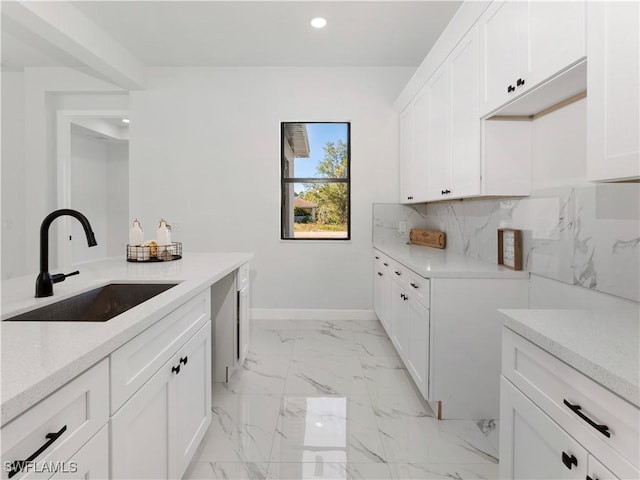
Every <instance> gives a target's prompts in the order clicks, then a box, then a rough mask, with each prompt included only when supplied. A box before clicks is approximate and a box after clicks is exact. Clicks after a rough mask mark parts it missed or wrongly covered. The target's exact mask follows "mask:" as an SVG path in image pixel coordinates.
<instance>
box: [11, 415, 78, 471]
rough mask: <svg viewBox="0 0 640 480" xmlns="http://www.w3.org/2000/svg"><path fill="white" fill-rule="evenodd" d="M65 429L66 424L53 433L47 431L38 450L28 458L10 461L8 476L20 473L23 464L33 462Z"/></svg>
mask: <svg viewBox="0 0 640 480" xmlns="http://www.w3.org/2000/svg"><path fill="white" fill-rule="evenodd" d="M66 431H67V426H66V425H65V426H64V427H62V428H61V429H60V430H58V431H57V432H55V433H47V434H46V435H45V437H44V438H46V439H47V442H46V443H45V444H44V445H42V446H41V447H40V448H39V449H38V450H36V451H35V452H33V454H31V455H30V456H29V458H27V459H26V460H15V461H13V462H11V469H10V470H9V478H11V477H13V476H14V475H15V474H16V473H20V472H21V471H22V470H23V469H24V466H25V465H26V464H27V463H29V462H33V461H34V460H35V459H36V458H38V456H39V455H40V454H41V453H42V452H44V451H45V450H46V449H47V448H49V447H50V446H51V444H52V443H53V442H55V441H56V440H57V439H58V438H60V436H61V435H62V434H63V433H64V432H66Z"/></svg>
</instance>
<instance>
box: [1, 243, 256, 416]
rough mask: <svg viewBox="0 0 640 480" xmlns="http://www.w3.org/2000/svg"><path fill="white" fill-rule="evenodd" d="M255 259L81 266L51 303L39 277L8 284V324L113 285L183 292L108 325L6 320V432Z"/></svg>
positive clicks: (194, 256)
mask: <svg viewBox="0 0 640 480" xmlns="http://www.w3.org/2000/svg"><path fill="white" fill-rule="evenodd" d="M252 257H253V254H252V253H246V252H229V253H186V254H185V255H184V258H182V259H180V260H176V261H171V262H157V263H135V262H126V261H125V259H124V258H114V259H108V260H102V261H97V262H92V263H87V264H82V265H80V266H79V267H78V269H79V270H80V275H77V276H73V277H69V278H68V279H67V280H66V281H65V282H63V283H58V284H55V285H54V295H53V296H52V297H47V298H34V296H33V295H34V284H35V278H36V275H35V274H33V275H29V276H25V277H19V278H15V279H10V280H5V281H3V283H2V319H3V320H5V319H6V318H8V317H12V316H14V315H17V314H20V313H23V312H27V311H29V310H33V309H35V308H39V307H42V306H45V305H48V304H51V303H55V302H57V301H60V300H63V299H65V298H68V297H71V296H74V295H77V294H79V293H82V292H86V291H88V290H92V289H94V288H96V287H100V286H102V285H105V284H108V283H168V282H177V283H178V285H176V286H175V287H173V288H170V289H169V290H167V291H165V292H163V293H162V294H160V295H158V296H156V297H153V298H151V299H149V300H147V301H146V302H143V303H141V304H140V305H138V306H136V307H134V308H132V309H130V310H128V311H126V312H124V313H122V314H120V315H118V316H116V317H114V318H112V319H111V320H109V321H106V322H30V321H28V322H24V321H22V322H11V321H3V322H2V323H1V325H0V328H1V331H0V333H1V335H2V354H1V359H2V363H1V366H0V374H1V375H2V417H1V421H2V425H5V424H6V423H7V422H9V421H11V420H12V419H14V418H15V417H17V416H18V415H19V414H20V413H22V412H24V411H25V410H27V409H28V408H30V407H32V406H33V405H35V404H36V403H37V402H39V401H40V400H42V399H43V398H45V397H46V396H47V395H49V394H51V393H52V392H54V391H55V390H57V389H58V388H60V387H61V386H62V385H64V384H65V383H67V382H69V381H70V380H71V379H73V378H74V377H76V376H77V375H79V374H80V373H82V372H83V371H85V370H86V369H87V368H89V367H91V366H92V365H94V364H95V363H97V362H98V361H100V360H101V359H103V358H105V357H107V356H108V355H110V354H111V353H112V352H113V351H115V350H116V349H117V348H119V347H120V346H122V345H124V344H125V343H127V342H128V341H129V340H131V339H132V338H133V337H135V336H136V335H138V334H140V333H141V332H143V331H144V330H146V329H147V328H149V327H150V326H151V325H153V324H154V323H156V322H157V321H158V320H160V319H161V318H163V317H165V316H166V315H167V314H168V313H169V312H171V311H172V310H174V309H176V308H177V307H179V306H180V305H182V304H184V303H185V302H186V301H187V300H189V299H190V298H192V297H194V296H195V295H197V294H198V293H200V292H202V291H203V290H205V289H207V288H209V287H210V286H211V285H213V284H214V283H216V282H217V281H218V280H220V279H222V278H223V277H225V276H226V275H228V274H229V273H231V272H233V271H234V270H236V269H237V268H238V267H240V266H241V265H242V264H244V263H246V262H248V261H249V260H251V258H252ZM65 271H66V270H65Z"/></svg>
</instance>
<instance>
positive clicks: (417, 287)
mask: <svg viewBox="0 0 640 480" xmlns="http://www.w3.org/2000/svg"><path fill="white" fill-rule="evenodd" d="M405 281H406V282H407V284H408V287H407V291H408V292H409V293H410V294H413V297H414V298H415V299H416V300H417V301H418V302H420V303H421V304H422V305H424V306H425V307H427V308H429V279H427V278H422V277H421V276H420V275H418V274H417V273H415V272H413V271H411V270H407V272H406V275H405Z"/></svg>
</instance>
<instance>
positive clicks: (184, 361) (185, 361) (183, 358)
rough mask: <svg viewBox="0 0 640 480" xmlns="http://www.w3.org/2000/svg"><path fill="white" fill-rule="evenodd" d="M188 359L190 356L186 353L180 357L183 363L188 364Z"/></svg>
mask: <svg viewBox="0 0 640 480" xmlns="http://www.w3.org/2000/svg"><path fill="white" fill-rule="evenodd" d="M188 360H189V357H187V356H186V355H185V356H184V357H180V363H181V364H183V365H186V364H187V361H188Z"/></svg>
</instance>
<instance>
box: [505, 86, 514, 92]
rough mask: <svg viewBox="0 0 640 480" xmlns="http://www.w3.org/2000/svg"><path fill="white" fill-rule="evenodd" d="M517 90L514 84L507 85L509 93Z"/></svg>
mask: <svg viewBox="0 0 640 480" xmlns="http://www.w3.org/2000/svg"><path fill="white" fill-rule="evenodd" d="M515 91H516V87H514V86H513V85H509V86H508V87H507V93H511V92H515Z"/></svg>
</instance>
